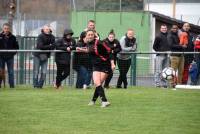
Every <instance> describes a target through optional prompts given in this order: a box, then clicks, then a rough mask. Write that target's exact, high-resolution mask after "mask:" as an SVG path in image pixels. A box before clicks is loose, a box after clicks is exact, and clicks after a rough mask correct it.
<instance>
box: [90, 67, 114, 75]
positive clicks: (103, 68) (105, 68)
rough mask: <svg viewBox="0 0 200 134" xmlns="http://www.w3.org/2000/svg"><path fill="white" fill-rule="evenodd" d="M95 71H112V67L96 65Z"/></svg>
mask: <svg viewBox="0 0 200 134" xmlns="http://www.w3.org/2000/svg"><path fill="white" fill-rule="evenodd" d="M93 71H98V72H104V73H107V74H109V73H111V72H112V69H111V66H110V65H94V66H93Z"/></svg>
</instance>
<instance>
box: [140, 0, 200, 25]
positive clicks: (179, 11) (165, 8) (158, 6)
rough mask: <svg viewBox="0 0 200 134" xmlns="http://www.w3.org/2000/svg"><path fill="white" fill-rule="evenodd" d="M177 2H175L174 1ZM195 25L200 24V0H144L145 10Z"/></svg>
mask: <svg viewBox="0 0 200 134" xmlns="http://www.w3.org/2000/svg"><path fill="white" fill-rule="evenodd" d="M173 1H174V2H175V4H174V3H173ZM173 5H174V6H175V9H174V13H175V18H176V19H179V20H183V21H186V22H189V23H192V24H195V25H200V12H199V10H200V0H144V10H145V11H153V12H158V13H160V14H163V15H166V16H170V17H173Z"/></svg>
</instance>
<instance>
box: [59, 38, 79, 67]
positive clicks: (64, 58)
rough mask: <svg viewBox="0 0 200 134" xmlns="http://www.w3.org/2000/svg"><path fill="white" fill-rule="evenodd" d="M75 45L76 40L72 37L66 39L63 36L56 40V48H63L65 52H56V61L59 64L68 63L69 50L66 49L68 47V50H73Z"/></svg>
mask: <svg viewBox="0 0 200 134" xmlns="http://www.w3.org/2000/svg"><path fill="white" fill-rule="evenodd" d="M75 46H76V41H75V40H74V39H70V40H67V39H66V38H65V37H63V38H61V39H59V40H57V41H56V49H57V50H63V51H65V52H57V53H56V55H55V60H56V63H59V64H68V65H69V64H70V59H71V54H70V53H71V52H68V51H67V48H68V47H70V50H74V49H75Z"/></svg>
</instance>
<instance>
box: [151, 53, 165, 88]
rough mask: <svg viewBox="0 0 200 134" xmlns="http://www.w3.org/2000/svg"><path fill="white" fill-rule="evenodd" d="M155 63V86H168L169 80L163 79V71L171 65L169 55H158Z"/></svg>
mask: <svg viewBox="0 0 200 134" xmlns="http://www.w3.org/2000/svg"><path fill="white" fill-rule="evenodd" d="M155 64H156V65H155V76H154V81H155V86H156V87H166V86H167V81H166V80H164V79H162V77H161V73H162V70H163V69H164V68H165V67H167V66H169V58H168V56H167V55H157V56H156V61H155Z"/></svg>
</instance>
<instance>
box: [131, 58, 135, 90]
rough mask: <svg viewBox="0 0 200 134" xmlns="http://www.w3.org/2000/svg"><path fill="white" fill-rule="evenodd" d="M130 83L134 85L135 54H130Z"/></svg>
mask: <svg viewBox="0 0 200 134" xmlns="http://www.w3.org/2000/svg"><path fill="white" fill-rule="evenodd" d="M130 85H131V86H135V85H136V54H131V78H130Z"/></svg>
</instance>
